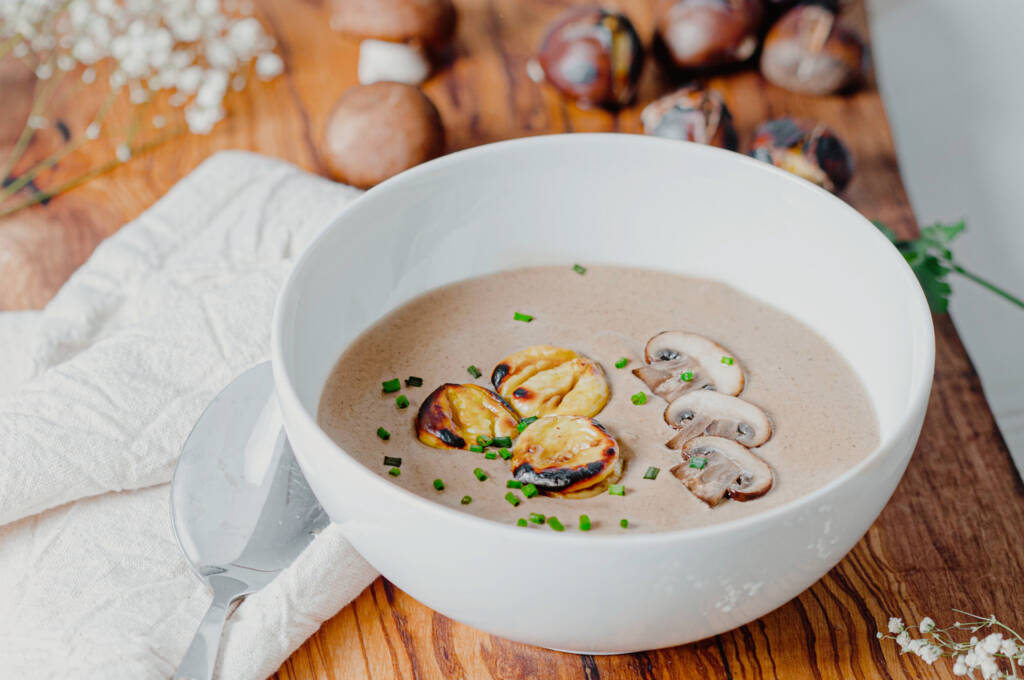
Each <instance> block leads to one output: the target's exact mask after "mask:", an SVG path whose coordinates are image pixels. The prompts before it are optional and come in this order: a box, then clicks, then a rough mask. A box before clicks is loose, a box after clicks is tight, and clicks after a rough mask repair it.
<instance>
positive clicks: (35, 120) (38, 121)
mask: <svg viewBox="0 0 1024 680" xmlns="http://www.w3.org/2000/svg"><path fill="white" fill-rule="evenodd" d="M49 124H50V121H48V120H46V118H45V117H43V116H39V115H34V114H33V115H31V116H29V117H28V126H29V127H30V128H32V129H33V130H42V129H44V128H46V126H48V125H49Z"/></svg>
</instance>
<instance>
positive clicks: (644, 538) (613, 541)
mask: <svg viewBox="0 0 1024 680" xmlns="http://www.w3.org/2000/svg"><path fill="white" fill-rule="evenodd" d="M575 144H612V145H614V144H627V145H650V146H651V147H654V146H668V145H675V146H674V147H673V148H675V149H678V150H679V151H680V152H681V153H689V154H693V155H696V156H700V155H702V154H703V155H708V156H723V155H728V156H729V162H736V163H740V164H747V165H750V166H751V167H756V168H757V169H758V171H761V172H766V173H771V174H775V175H776V176H777V177H780V178H782V179H783V180H785V181H786V182H788V183H790V184H792V185H793V186H794V187H795V190H796V191H810V192H812V193H813V192H818V193H819V195H821V196H824V197H826V199H827V201H830V202H832V204H833V205H834V206H835V209H836V210H837V211H845V212H847V213H848V214H850V215H851V216H853V217H854V221H855V222H860V223H861V225H862V228H863V234H864V236H863V238H866V239H870V240H873V241H874V242H875V243H877V244H878V245H879V246H880V247H879V251H880V252H879V260H878V261H877V262H876V263H875V264H876V266H892V267H896V268H897V269H899V270H900V272H901V276H902V277H903V280H904V281H905V282H906V283H907V284H908V285H907V287H906V294H907V295H908V296H909V299H908V300H907V302H908V303H909V307H910V309H911V314H909V315H908V318H909V320H910V322H911V328H910V332H911V334H913V335H914V336H916V337H918V338H919V339H920V344H921V345H922V346H921V347H920V348H918V349H920V350H921V351H919V352H914V356H913V357H912V361H911V362H910V363H909V364H908V366H907V369H908V370H909V371H910V372H911V376H912V382H911V386H910V399H909V400H908V401H907V404H906V407H905V408H904V409H903V412H902V414H901V415H900V417H899V419H898V422H897V424H896V425H895V427H893V428H892V430H891V431H890V433H889V434H888V435H887V436H886V437H884V438H881V439H880V440H879V442H878V444H877V445H876V446H875V448H874V449H873V450H872V451H871V452H870V453H869V454H868V455H866V456H865V457H864V458H863V459H861V460H860V461H859V462H858V463H857V464H856V465H854V466H852V467H850V468H849V469H847V470H845V471H844V472H843V473H842V474H840V475H838V476H837V477H835V478H833V479H832V480H830V481H829V482H827V483H825V484H824V485H822V486H820V487H818V488H817V489H815V490H814V491H811V492H810V493H807V494H804V495H802V496H797V497H796V498H793V499H791V500H790V501H788V502H786V503H783V504H781V505H778V506H775V507H772V508H768V509H766V510H764V511H762V512H755V513H752V514H750V515H747V516H745V517H738V518H735V519H732V520H728V521H725V522H720V523H716V524H711V525H705V526H699V527H685V528H681V529H673V530H669V531H655V532H647V533H633V532H621V533H600V532H598V533H584V532H549V531H523V530H522V527H518V526H516V525H515V524H511V523H509V524H506V523H504V522H499V521H497V520H493V519H488V518H485V517H480V516H477V515H472V514H469V513H466V512H462V511H461V510H458V509H455V508H449V507H447V506H445V505H442V504H440V503H436V502H434V501H431V500H429V499H427V498H424V497H422V496H419V495H417V494H415V493H413V492H412V491H409V490H408V489H405V488H403V487H401V486H398V485H396V484H393V483H391V482H390V481H389V480H387V479H385V478H383V477H381V476H379V475H377V474H374V473H373V472H372V471H371V470H370V469H369V468H368V467H366V466H365V465H363V464H362V463H361V462H359V460H357V459H356V458H355V457H354V456H352V455H351V454H349V453H348V452H347V451H345V450H344V449H343V448H341V447H340V446H339V445H338V444H337V443H335V442H334V440H332V439H331V438H330V437H329V436H328V435H327V433H326V432H324V430H323V429H322V428H321V427H320V425H319V423H318V422H317V421H316V418H315V417H314V416H313V415H311V414H310V413H309V411H307V409H306V408H305V406H304V405H303V404H302V400H301V399H300V398H299V395H298V393H297V391H296V389H295V385H294V384H293V382H292V380H291V376H290V375H289V373H288V371H287V369H286V366H285V360H284V350H283V347H282V342H283V340H282V337H283V334H284V332H285V329H284V309H285V308H286V307H288V306H291V305H293V304H294V303H293V300H295V301H296V302H297V298H298V296H297V284H296V279H297V277H298V274H299V273H300V272H301V271H302V270H303V269H304V267H305V266H306V265H307V263H308V261H309V259H310V258H311V257H312V256H313V253H315V252H316V251H317V250H318V246H319V245H320V244H321V242H322V241H323V240H324V239H325V238H327V236H328V235H329V234H330V233H331V232H332V231H333V230H335V229H336V228H337V226H338V225H339V224H343V223H344V220H345V215H346V214H348V213H350V212H351V210H352V209H353V208H354V207H356V206H357V205H359V204H362V203H365V202H368V201H374V200H378V197H386V196H387V195H388V194H389V192H391V191H394V190H398V189H401V187H402V186H404V185H406V184H408V183H413V182H417V181H419V180H420V179H421V178H423V177H425V176H429V175H431V174H433V173H436V172H439V171H443V170H445V169H447V168H449V167H450V166H453V165H458V164H460V163H463V162H466V161H470V160H473V159H476V158H481V157H485V156H492V155H500V154H503V153H505V152H506V150H509V149H512V150H516V149H519V148H529V147H539V146H559V145H568V146H572V145H575ZM880 263H885V264H880ZM423 292H426V291H423ZM271 361H272V364H273V371H274V383H275V387H276V390H277V394H278V399H280V400H283V401H284V402H285V403H284V404H282V410H283V411H286V412H287V411H294V412H296V413H298V417H299V419H300V420H301V424H302V426H304V427H305V428H306V429H307V430H308V431H309V432H311V433H312V434H313V436H314V437H315V438H316V439H317V440H318V444H319V445H320V446H322V447H327V449H330V450H331V451H332V453H333V454H336V455H341V456H344V457H346V458H348V459H349V462H351V463H353V464H354V467H356V468H357V469H358V471H359V473H360V474H361V478H360V479H359V480H357V481H358V482H359V483H362V484H368V485H369V486H368V487H367V488H369V489H370V490H371V491H372V492H373V493H374V494H378V493H379V494H382V495H385V496H386V495H387V494H392V493H394V494H398V495H399V497H401V498H403V499H404V500H405V501H406V502H407V503H410V504H412V506H413V507H415V508H416V509H417V510H418V511H421V512H424V513H428V515H431V516H438V517H439V518H440V519H442V520H444V521H446V522H454V523H455V524H456V525H463V526H465V527H466V528H467V529H476V530H480V531H500V532H507V533H506V534H503V535H504V536H506V537H508V538H510V539H511V537H513V536H515V537H516V540H520V541H522V540H526V541H540V542H543V543H547V542H554V541H556V542H558V543H560V544H561V543H565V542H566V541H570V542H572V543H594V544H599V545H600V546H602V547H609V546H615V545H617V544H619V543H628V544H629V545H631V546H634V547H635V546H637V545H638V544H662V543H671V542H675V541H680V540H689V539H701V538H705V537H707V536H710V535H715V534H724V533H728V532H730V531H737V530H742V529H749V528H751V527H754V526H757V525H761V524H768V523H771V522H773V521H775V520H776V518H778V517H780V516H783V515H787V514H792V513H794V512H797V511H799V510H800V509H801V508H803V507H805V506H813V505H815V504H816V503H819V502H821V501H823V500H824V499H826V498H827V497H828V496H829V495H831V494H832V493H833V492H834V491H835V490H836V489H837V488H839V487H841V486H844V485H845V484H846V483H847V482H848V481H849V480H851V479H853V478H855V477H857V476H859V475H860V474H861V473H862V472H863V471H864V470H865V469H866V468H869V467H871V466H872V465H874V464H875V463H876V462H877V461H878V460H879V459H881V458H882V457H883V456H885V455H891V454H892V450H893V447H894V445H895V443H896V442H898V441H900V440H902V439H905V438H907V437H913V434H914V433H913V430H914V429H915V428H917V427H919V426H918V425H917V424H916V421H917V415H918V414H923V413H924V411H925V410H926V408H927V402H928V398H929V396H930V393H931V383H932V378H933V373H934V364H935V329H934V326H933V324H932V317H931V311H930V309H929V307H928V303H927V300H926V298H925V295H924V291H923V290H922V289H921V286H920V284H919V283H918V281H917V278H916V276H915V275H914V273H913V271H912V270H911V268H910V266H909V265H908V264H907V262H906V260H905V259H904V258H903V256H902V255H901V254H900V253H899V251H898V250H896V248H895V247H893V246H892V244H891V243H890V241H889V239H888V238H886V236H885V235H884V234H882V232H881V231H880V230H878V229H877V228H876V227H875V226H874V225H873V224H872V223H871V222H870V221H868V219H867V218H866V217H864V215H862V214H861V213H860V212H859V211H858V210H856V209H855V208H853V207H852V206H850V205H849V204H848V203H846V202H845V201H844V200H842V199H840V198H839V197H837V196H835V195H833V194H831V193H830V192H828V191H826V190H825V189H822V188H821V187H819V186H817V185H815V184H813V183H811V182H809V181H807V180H804V179H802V178H800V177H797V176H796V175H794V174H792V173H790V172H788V171H786V170H782V169H780V168H777V167H775V166H773V165H769V164H768V163H765V162H763V161H759V160H756V159H754V158H752V157H750V156H746V155H744V154H741V153H738V152H734V151H729V150H726V149H720V148H717V147H712V146H708V145H704V144H698V143H695V142H683V141H679V140H674V139H664V138H659V137H651V136H646V135H638V134H630V133H613V132H603V133H563V134H552V135H538V136H533V137H522V138H517V139H510V140H503V141H499V142H493V143H490V144H483V145H480V146H476V147H472V148H468V149H463V150H460V151H455V152H453V153H450V154H447V155H445V156H441V157H440V158H436V159H434V160H432V161H428V162H426V163H423V164H421V165H418V166H416V167H414V168H411V169H409V170H406V171H404V172H402V173H399V174H398V175H395V176H394V177H391V178H390V179H388V180H386V181H384V182H382V183H381V184H378V185H377V186H375V187H373V188H371V189H369V190H367V191H366V192H365V193H364V194H363V195H361V196H359V197H358V198H356V199H355V200H354V201H352V202H351V203H349V204H348V205H346V206H345V207H344V208H343V209H342V210H341V212H340V213H338V214H337V215H336V216H335V217H334V218H332V219H331V221H330V222H329V223H328V224H327V226H325V227H324V229H323V230H322V231H321V232H320V233H319V234H318V235H317V236H316V237H315V238H314V239H313V240H312V241H311V242H310V243H309V244H308V245H307V246H306V248H305V249H304V250H303V252H302V254H301V255H300V256H299V258H298V259H297V260H296V262H295V264H294V266H293V267H292V269H291V271H290V272H289V274H288V277H287V279H286V280H285V282H284V284H283V285H282V287H281V289H280V291H279V293H278V297H277V302H276V304H275V307H274V316H273V321H272V328H271ZM872 406H873V407H874V403H872ZM285 420H286V421H287V419H285ZM298 455H299V456H301V454H298ZM911 455H913V452H911ZM890 498H891V496H890ZM888 500H889V499H886V503H888ZM875 519H877V517H875V518H873V519H872V523H873V522H874V520H875ZM353 521H355V520H353ZM841 557H842V555H840V558H841Z"/></svg>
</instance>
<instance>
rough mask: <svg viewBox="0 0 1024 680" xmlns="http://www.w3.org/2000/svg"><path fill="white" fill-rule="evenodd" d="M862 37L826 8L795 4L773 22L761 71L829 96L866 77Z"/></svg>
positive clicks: (773, 78)
mask: <svg viewBox="0 0 1024 680" xmlns="http://www.w3.org/2000/svg"><path fill="white" fill-rule="evenodd" d="M864 54H865V48H864V41H863V40H861V39H860V36H858V35H857V34H856V33H854V32H853V31H852V30H850V29H849V28H847V27H846V26H843V25H842V24H841V23H839V18H838V16H837V15H836V13H835V12H833V11H832V10H831V9H829V8H828V7H825V6H822V5H817V4H812V5H801V6H799V7H794V8H793V9H791V10H789V11H788V12H786V14H784V15H783V17H782V18H781V19H779V21H778V22H777V23H776V24H775V25H774V26H772V29H771V30H770V31H769V32H768V35H767V36H766V37H765V40H764V49H763V50H762V52H761V73H762V74H763V75H764V77H765V78H767V79H768V80H769V81H771V82H773V83H775V84H776V85H778V86H779V87H784V88H786V89H787V90H791V91H793V92H803V93H805V94H815V95H825V94H832V93H834V92H839V91H840V90H845V89H847V88H849V87H851V86H853V85H855V84H856V83H857V82H858V81H860V80H861V79H862V78H863V75H864V61H865V59H864Z"/></svg>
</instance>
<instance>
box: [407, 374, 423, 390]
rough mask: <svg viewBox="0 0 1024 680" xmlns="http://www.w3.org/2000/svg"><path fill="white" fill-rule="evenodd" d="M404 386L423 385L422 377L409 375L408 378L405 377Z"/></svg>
mask: <svg viewBox="0 0 1024 680" xmlns="http://www.w3.org/2000/svg"><path fill="white" fill-rule="evenodd" d="M405 386H406V387H423V378H420V377H418V376H415V375H410V376H409V377H408V378H406V379H405Z"/></svg>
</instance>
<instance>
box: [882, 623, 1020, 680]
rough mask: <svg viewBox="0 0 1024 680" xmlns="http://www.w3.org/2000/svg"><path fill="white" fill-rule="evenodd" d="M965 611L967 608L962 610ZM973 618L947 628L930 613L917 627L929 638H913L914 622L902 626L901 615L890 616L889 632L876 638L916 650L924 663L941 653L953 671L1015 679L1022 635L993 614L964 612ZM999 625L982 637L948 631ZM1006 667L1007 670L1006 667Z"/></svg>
mask: <svg viewBox="0 0 1024 680" xmlns="http://www.w3.org/2000/svg"><path fill="white" fill-rule="evenodd" d="M961 613H965V614H966V612H961ZM967 615H968V616H970V617H971V618H972V619H973V620H972V621H969V622H966V623H960V622H957V623H954V624H953V625H952V626H950V627H949V628H936V626H935V621H933V620H932V619H931V618H929V617H925V618H923V619H921V623H920V625H918V626H917V629H918V630H919V631H920V632H922V633H925V634H928V635H930V636H931V639H925V638H914V637H912V636H911V631H912V630H913V628H914V626H905V625H904V624H903V621H902V619H898V618H895V617H893V618H891V619H889V624H888V628H889V633H891V635H885V634H884V633H879V634H878V637H879V638H884V639H890V640H894V641H895V642H896V644H897V645H899V647H900V651H901V652H903V653H905V654H915V655H917V656H919V657H920V658H921V659H923V660H924V661H925V662H926V663H928V664H932V663H935V661H936V660H938V659H939V658H940V657H942V656H948V657H950V658H951V659H952V660H953V674H954V675H960V676H968V677H972V678H973V677H977V676H976V675H975V673H978V674H980V676H981V678H982V679H983V680H1004V679H1016V678H1018V677H1019V675H1018V673H1017V671H1016V667H1015V666H1024V638H1022V637H1021V636H1020V635H1019V634H1017V633H1016V632H1014V631H1013V630H1011V629H1009V628H1007V627H1006V626H1004V625H1003V624H1001V623H999V621H998V620H996V618H995V616H989V617H987V618H986V617H980V616H975V615H973V614H967ZM994 626H999V627H1001V628H1003V629H1004V631H1005V634H1004V633H1003V632H994V633H989V634H988V635H986V636H985V637H982V638H978V637H977V636H972V637H971V639H970V642H957V641H956V640H954V639H953V638H952V637H951V635H950V633H951V632H952V631H969V632H972V633H973V632H978V631H980V630H983V629H987V628H992V627H994ZM1007 668H1008V669H1009V671H1007V670H1006V669H1007Z"/></svg>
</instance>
